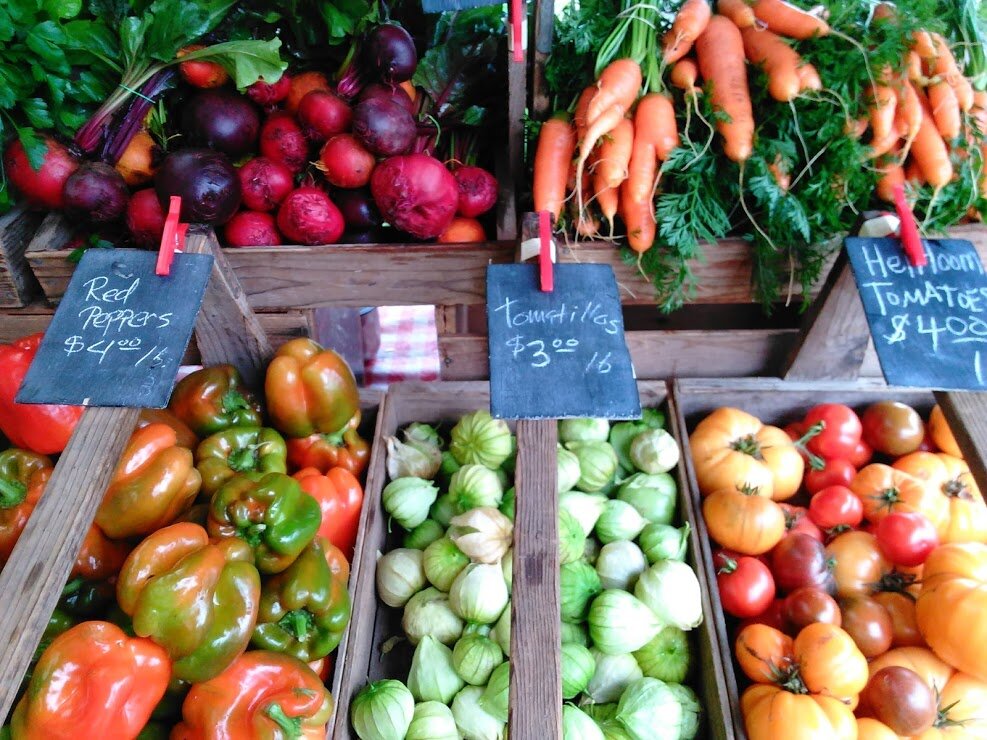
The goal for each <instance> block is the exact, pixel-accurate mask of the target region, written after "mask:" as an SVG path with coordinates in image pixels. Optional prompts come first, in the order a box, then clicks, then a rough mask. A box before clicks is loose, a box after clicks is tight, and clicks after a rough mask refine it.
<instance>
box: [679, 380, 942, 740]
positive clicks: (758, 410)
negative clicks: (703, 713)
mask: <svg viewBox="0 0 987 740" xmlns="http://www.w3.org/2000/svg"><path fill="white" fill-rule="evenodd" d="M885 400H893V401H901V402H902V403H906V404H908V405H909V406H911V407H913V408H914V409H915V410H917V411H918V412H919V413H921V414H922V415H923V417H924V418H927V417H928V412H929V410H930V409H931V408H932V406H933V404H934V403H935V400H934V398H933V395H932V392H931V391H926V390H921V389H913V388H895V387H890V386H888V385H886V384H884V383H883V382H881V381H878V380H860V381H857V382H855V383H822V382H792V381H781V380H777V379H774V378H739V379H729V380H727V379H721V378H716V379H687V380H676V381H674V383H673V385H672V407H673V408H674V409H675V414H676V417H677V424H678V428H679V429H680V430H682V431H683V434H682V436H681V438H680V439H681V442H682V459H683V463H684V464H683V467H684V470H685V478H686V491H687V494H686V495H687V496H688V498H689V500H690V506H691V509H692V511H693V512H695V514H696V516H695V518H694V524H695V526H696V534H697V535H698V539H699V542H700V550H699V552H700V559H701V567H702V569H703V571H704V573H705V579H706V582H707V583H708V584H709V597H710V600H711V602H712V608H713V613H714V615H715V616H714V618H713V624H714V625H715V635H714V640H715V644H716V650H717V652H718V654H719V655H720V657H722V659H723V667H724V670H725V679H726V693H724V694H723V700H724V704H725V705H728V709H725V710H724V711H729V713H730V716H731V717H732V719H733V724H734V726H733V728H732V732H733V734H734V736H736V737H737V738H746V737H747V732H746V731H745V729H744V720H743V716H742V715H741V712H740V693H741V689H742V686H741V684H740V683H738V681H744V682H746V678H745V677H744V676H743V674H742V673H741V672H740V670H739V667H738V666H737V664H736V662H735V661H734V660H733V657H732V656H733V639H732V636H731V635H730V633H729V631H728V628H729V627H731V626H732V624H734V623H736V621H738V620H734V619H733V618H732V617H730V616H728V615H727V614H726V613H725V612H724V611H723V607H722V605H721V603H720V597H719V593H718V591H717V590H716V569H715V568H714V567H713V550H714V545H713V543H712V541H711V540H710V537H709V531H708V530H707V528H706V523H705V521H704V520H703V517H702V514H701V511H702V497H701V496H700V493H699V485H698V483H697V481H696V472H695V467H694V466H693V464H692V453H691V450H690V448H689V440H688V434H689V433H691V432H692V430H693V429H695V427H696V425H697V424H698V423H699V422H700V421H702V419H704V418H705V417H706V416H707V415H708V414H709V413H710V412H712V411H713V410H715V409H717V408H719V407H721V406H727V407H732V408H738V409H741V410H743V411H746V412H748V413H750V414H753V415H754V416H756V417H758V418H759V419H761V420H762V421H763V422H764V423H765V424H772V425H775V426H779V427H783V426H785V425H786V424H788V423H789V422H792V421H796V420H799V419H801V418H802V417H803V416H804V415H805V412H806V411H807V410H808V409H809V408H811V407H812V406H815V405H816V404H820V403H842V404H845V405H847V406H849V407H851V408H852V409H854V410H855V411H858V412H860V411H862V410H863V408H865V407H866V406H868V405H869V404H871V403H874V402H875V401H885ZM792 501H794V502H796V503H797V502H798V501H799V498H798V497H796V498H795V499H792ZM744 685H746V683H745V684H744Z"/></svg>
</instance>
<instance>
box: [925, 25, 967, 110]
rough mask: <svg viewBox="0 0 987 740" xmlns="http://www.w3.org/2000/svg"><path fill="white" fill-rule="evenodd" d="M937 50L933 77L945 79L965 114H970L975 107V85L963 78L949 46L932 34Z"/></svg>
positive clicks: (939, 37)
mask: <svg viewBox="0 0 987 740" xmlns="http://www.w3.org/2000/svg"><path fill="white" fill-rule="evenodd" d="M929 36H930V37H931V38H932V44H933V47H934V48H935V62H934V64H933V65H932V70H931V72H932V75H933V76H935V77H941V78H943V79H945V80H946V81H947V82H948V83H949V84H950V85H951V86H952V87H953V91H954V92H955V93H956V100H957V102H958V103H959V106H960V109H961V110H962V111H963V112H964V113H969V112H970V109H971V108H972V107H973V85H971V84H970V81H969V80H968V79H967V78H966V77H964V76H963V73H962V72H961V71H960V68H959V65H957V64H956V58H955V57H954V56H953V52H952V50H951V49H950V48H949V44H948V43H947V42H946V39H944V38H943V37H942V36H941V35H939V34H938V33H930V34H929Z"/></svg>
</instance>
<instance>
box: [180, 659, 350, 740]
mask: <svg viewBox="0 0 987 740" xmlns="http://www.w3.org/2000/svg"><path fill="white" fill-rule="evenodd" d="M332 710H333V701H332V696H331V695H330V694H329V692H328V691H327V690H326V687H325V686H324V685H323V683H322V680H321V679H320V678H319V677H318V676H317V675H316V674H315V672H314V671H313V670H312V669H311V668H309V667H308V666H307V665H306V664H305V663H303V662H302V661H300V660H298V658H293V657H291V656H290V655H285V654H283V653H272V652H268V651H266V650H252V651H250V652H247V653H244V654H243V655H241V656H240V657H239V658H237V660H236V662H235V663H233V665H231V666H230V667H229V668H227V669H226V670H225V671H223V673H221V674H220V675H218V676H216V677H215V678H213V679H210V680H209V681H205V682H204V683H199V684H195V685H194V686H192V689H191V690H190V691H189V692H188V696H186V697H185V702H184V704H182V718H183V720H184V721H183V722H182V723H181V724H179V725H177V726H176V727H175V728H174V729H173V730H172V732H171V740H233V739H234V738H236V739H237V740H240V738H265V739H267V740H274V739H275V738H309V739H311V740H316V738H318V740H322V739H323V738H324V737H325V734H326V730H325V725H326V722H328V721H329V717H330V716H331V715H332Z"/></svg>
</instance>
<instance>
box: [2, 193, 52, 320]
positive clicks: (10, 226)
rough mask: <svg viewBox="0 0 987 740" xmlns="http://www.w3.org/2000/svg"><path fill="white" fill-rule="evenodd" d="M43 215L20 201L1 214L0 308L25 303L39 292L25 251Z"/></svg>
mask: <svg viewBox="0 0 987 740" xmlns="http://www.w3.org/2000/svg"><path fill="white" fill-rule="evenodd" d="M43 215H44V214H42V213H41V212H39V211H32V210H29V209H28V208H27V206H25V205H23V204H22V205H19V206H17V207H16V208H13V209H11V210H10V211H9V212H8V213H6V214H5V215H4V216H2V217H0V307H3V308H8V307H13V306H24V305H26V304H27V303H29V302H30V301H31V300H32V299H33V298H35V297H36V296H37V295H39V294H40V292H41V291H40V286H39V285H38V281H37V280H36V279H35V277H34V274H33V273H32V272H31V268H30V266H29V265H28V261H27V257H26V252H27V247H28V244H29V243H30V241H31V239H32V237H33V236H34V234H35V232H36V231H37V228H38V226H39V225H40V224H41V220H42V217H43Z"/></svg>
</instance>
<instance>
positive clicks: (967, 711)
mask: <svg viewBox="0 0 987 740" xmlns="http://www.w3.org/2000/svg"><path fill="white" fill-rule="evenodd" d="M984 707H987V683H985V682H983V681H980V680H978V679H976V678H974V677H973V676H970V675H969V674H966V673H962V672H960V671H957V672H956V673H954V674H953V675H952V677H951V678H950V679H949V681H948V682H947V683H946V686H945V687H944V688H943V689H942V691H941V693H940V694H939V716H938V717H937V718H936V721H935V723H934V724H933V725H932V729H930V730H926V731H925V732H923V733H922V734H921V735H916V736H915V738H913V740H983V738H985V737H987V714H985V712H984Z"/></svg>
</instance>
